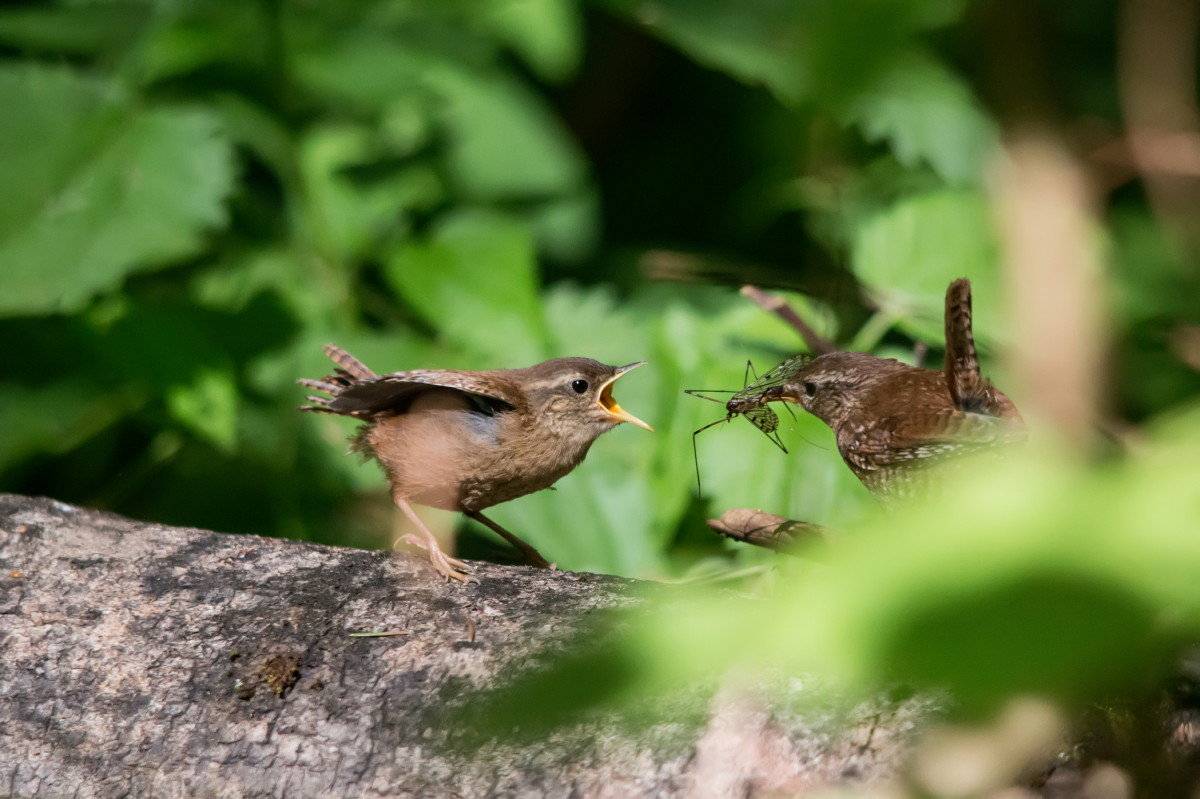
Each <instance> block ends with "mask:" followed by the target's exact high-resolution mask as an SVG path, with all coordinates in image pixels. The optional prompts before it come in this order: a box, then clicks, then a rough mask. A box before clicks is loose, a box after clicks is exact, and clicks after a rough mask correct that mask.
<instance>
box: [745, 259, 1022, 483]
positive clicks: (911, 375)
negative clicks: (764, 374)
mask: <svg viewBox="0 0 1200 799" xmlns="http://www.w3.org/2000/svg"><path fill="white" fill-rule="evenodd" d="M945 328H946V363H945V368H944V369H921V368H918V367H915V366H909V365H908V364H904V363H901V362H899V361H895V360H892V359H889V358H879V357H876V356H874V355H868V354H867V353H864V352H829V353H826V354H824V355H819V356H817V357H816V358H813V359H812V360H811V361H808V362H807V363H806V364H804V365H803V366H800V367H799V368H796V369H794V370H793V372H792V374H791V376H790V377H789V378H788V379H787V380H786V381H785V382H783V383H782V384H781V385H779V386H777V387H775V388H771V389H768V390H766V391H764V392H763V394H762V396H761V400H762V401H764V402H770V401H776V400H781V401H784V402H791V403H795V404H796V405H799V406H800V407H802V408H804V409H805V410H806V411H808V412H809V413H812V414H813V415H814V416H816V417H818V418H819V419H821V421H823V422H825V423H826V424H827V425H829V427H830V428H831V429H832V430H833V432H834V434H835V435H836V437H837V445H838V451H839V452H840V453H841V455H842V459H843V460H844V461H845V462H846V465H847V466H849V467H850V469H851V470H852V471H853V472H854V474H855V475H856V476H857V477H858V479H859V480H861V481H862V482H863V484H864V485H865V486H866V487H867V488H869V489H870V490H871V492H872V493H873V494H875V495H876V496H877V497H878V498H880V499H881V500H883V501H884V502H890V501H892V500H895V499H899V498H902V497H906V496H910V495H913V494H917V493H921V492H923V491H924V490H926V489H927V488H928V487H929V486H930V481H929V480H928V479H927V477H926V474H925V473H926V470H927V468H928V467H930V466H933V465H936V464H940V463H942V462H944V461H946V460H949V459H953V458H958V457H961V456H964V455H968V454H972V453H977V452H982V451H987V450H991V449H997V448H999V447H1001V446H1003V445H1006V444H1011V443H1015V442H1019V441H1022V440H1024V438H1025V435H1026V430H1025V423H1024V421H1023V420H1022V419H1021V414H1020V413H1018V412H1017V408H1016V406H1015V405H1013V402H1012V400H1010V399H1009V398H1008V397H1007V396H1005V395H1004V394H1003V393H1002V392H1001V391H1000V390H999V389H997V388H996V387H995V386H993V385H992V384H991V382H990V381H988V380H987V379H985V378H984V377H983V376H982V374H981V373H980V371H979V357H978V354H977V352H976V349H975V339H974V336H973V335H972V329H971V328H972V322H971V284H970V281H968V280H956V281H954V282H953V283H951V284H950V287H949V288H948V289H947V290H946V318H945Z"/></svg>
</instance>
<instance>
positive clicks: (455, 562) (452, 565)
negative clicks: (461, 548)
mask: <svg viewBox="0 0 1200 799" xmlns="http://www.w3.org/2000/svg"><path fill="white" fill-rule="evenodd" d="M401 540H402V541H404V543H406V544H411V545H413V546H415V547H420V548H421V549H423V550H425V553H426V554H427V555H428V556H429V563H430V564H431V565H432V566H433V568H434V569H435V570H436V571H437V573H438V574H440V575H442V576H443V577H445V578H446V579H447V580H455V581H457V582H460V583H477V582H479V578H478V577H476V576H475V574H474V571H475V570H474V569H473V568H472V567H471V566H470V565H469V564H467V563H466V562H465V561H461V560H459V559H458V558H453V557H451V556H449V555H447V554H446V553H445V552H443V551H442V550H441V549H439V548H438V547H437V546H430V545H429V543H428V542H427V541H426V540H425V539H424V538H422V537H421V536H419V535H415V534H413V533H409V534H408V535H405V536H404V537H403V538H402V539H401Z"/></svg>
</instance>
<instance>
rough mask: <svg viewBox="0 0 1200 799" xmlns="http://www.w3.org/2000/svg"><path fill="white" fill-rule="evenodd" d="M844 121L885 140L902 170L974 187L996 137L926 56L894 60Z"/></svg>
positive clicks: (953, 79)
mask: <svg viewBox="0 0 1200 799" xmlns="http://www.w3.org/2000/svg"><path fill="white" fill-rule="evenodd" d="M844 118H846V119H847V120H848V121H850V122H852V123H853V124H856V125H858V126H859V127H860V128H861V129H862V131H863V135H864V136H866V138H867V139H868V140H871V141H887V142H888V143H889V144H890V145H891V149H892V152H893V153H895V155H896V158H897V160H899V161H900V163H902V164H904V165H906V166H910V167H912V166H917V165H919V164H922V163H926V164H929V165H930V166H932V167H933V169H934V170H935V171H936V172H937V173H938V175H939V176H940V177H941V178H942V179H943V180H945V181H946V182H947V183H950V184H964V183H978V182H979V181H980V180H981V179H982V177H983V169H984V167H985V166H986V159H987V158H988V157H989V156H990V155H991V154H992V151H993V150H994V149H995V148H996V147H997V146H998V145H999V134H998V131H997V130H996V126H995V123H993V122H992V121H991V119H989V118H988V117H987V116H986V115H985V114H984V113H983V110H982V109H981V108H980V106H979V103H978V102H977V101H976V100H975V98H974V97H973V96H972V94H971V91H970V89H968V88H967V85H966V84H965V83H964V82H963V81H962V80H961V79H960V78H959V77H958V76H957V75H955V74H954V73H952V72H950V71H949V70H948V69H946V67H944V66H943V65H942V64H940V63H938V62H937V61H935V60H934V59H933V58H931V57H930V56H929V55H927V54H924V53H920V52H918V51H913V52H912V53H909V54H907V55H905V56H903V57H900V58H897V59H896V60H895V62H894V63H893V64H891V65H890V67H889V68H888V69H887V70H886V71H885V72H884V73H883V74H882V75H880V76H879V79H878V81H877V82H876V83H875V85H874V86H872V87H870V88H868V89H867V90H865V91H864V92H863V93H862V94H860V95H858V96H857V97H855V98H854V99H853V101H851V102H850V104H849V107H848V108H847V109H846V112H845V115H844Z"/></svg>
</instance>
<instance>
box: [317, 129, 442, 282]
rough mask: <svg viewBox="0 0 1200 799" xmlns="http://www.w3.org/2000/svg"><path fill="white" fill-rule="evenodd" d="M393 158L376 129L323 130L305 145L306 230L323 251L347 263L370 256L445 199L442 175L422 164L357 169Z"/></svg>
mask: <svg viewBox="0 0 1200 799" xmlns="http://www.w3.org/2000/svg"><path fill="white" fill-rule="evenodd" d="M387 156H388V153H387V152H386V150H384V149H382V148H381V141H380V140H379V139H378V138H377V137H376V135H375V133H374V131H373V130H371V129H370V128H369V127H367V126H364V125H337V126H322V127H318V128H316V129H314V130H312V131H311V132H310V133H309V134H308V135H307V136H306V137H305V139H304V140H303V141H302V142H301V143H300V145H299V161H300V170H301V174H302V176H303V177H304V180H305V189H306V192H305V200H306V201H307V202H306V205H305V210H306V211H307V214H306V216H305V223H304V228H305V232H306V233H307V234H308V235H311V236H312V237H313V238H314V239H315V240H316V242H317V244H318V246H319V249H320V250H321V251H322V252H324V253H326V254H329V255H332V256H335V257H336V258H338V259H343V260H349V259H353V258H359V257H364V256H367V255H369V254H370V253H372V252H373V251H374V250H375V249H376V248H377V247H378V246H380V245H381V244H383V243H384V242H386V241H388V240H392V239H397V238H401V237H402V236H403V234H404V233H405V232H407V225H408V214H409V212H411V211H412V210H414V209H418V208H424V207H428V206H431V205H433V204H434V203H435V202H436V201H437V200H438V199H440V197H441V193H442V187H441V184H440V182H439V180H438V178H437V176H436V175H435V174H434V173H433V172H432V171H431V170H429V169H427V168H425V167H424V166H421V165H406V166H397V167H386V168H384V169H383V170H382V171H381V172H380V173H378V174H371V175H369V176H367V175H364V176H362V177H355V176H354V174H353V172H354V170H355V169H356V168H363V169H366V168H368V167H370V166H372V165H373V164H377V163H378V162H380V161H383V160H385V159H386V158H387Z"/></svg>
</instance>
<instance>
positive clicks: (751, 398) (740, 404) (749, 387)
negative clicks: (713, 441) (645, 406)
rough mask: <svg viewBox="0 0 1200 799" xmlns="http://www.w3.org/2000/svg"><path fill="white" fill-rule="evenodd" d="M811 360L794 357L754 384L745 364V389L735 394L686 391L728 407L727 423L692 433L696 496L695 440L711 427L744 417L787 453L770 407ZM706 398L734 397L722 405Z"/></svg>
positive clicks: (749, 365) (698, 481) (777, 423)
mask: <svg viewBox="0 0 1200 799" xmlns="http://www.w3.org/2000/svg"><path fill="white" fill-rule="evenodd" d="M810 360H812V359H811V357H810V356H808V355H793V356H792V357H790V358H788V359H787V360H785V361H784V362H783V363H781V364H779V365H778V366H776V367H775V368H774V369H772V370H770V371H769V372H764V373H763V375H762V376H761V377H758V376H755V377H754V380H753V381H751V380H750V376H751V375H752V374H753V367H752V366H751V364H750V361H746V374H745V376H744V377H743V378H742V383H743V386H742V388H740V389H738V390H736V391H731V390H727V389H711V390H700V389H686V390H685V391H684V393H685V394H691V395H692V396H693V397H699V398H700V399H705V400H708V401H709V402H720V403H721V404H722V405H724V406H725V418H724V419H717V420H716V421H715V422H709V423H708V424H706V425H704V426H703V427H701V428H698V429H696V430H693V431H692V459H693V460H694V461H695V463H696V490H697V492H699V491H700V455H699V453H698V452H697V449H696V436H698V435H700V434H701V433H703V432H704V431H705V430H707V429H708V428H710V427H715V426H716V425H719V424H721V423H722V422H728V421H730V420H732V419H733V418H734V417H736V416H744V417H745V418H746V419H747V421H749V422H750V424H752V425H754V426H755V427H757V428H758V429H759V430H761V431H762V433H763V435H765V436H766V437H767V438H768V439H770V441H771V443H772V444H774V445H775V446H777V447H779V449H781V450H782V451H783V452H784V453H786V452H787V447H785V446H784V444H783V441H782V440H781V439H780V438H779V416H778V415H777V414H776V413H775V411H773V410H771V408H770V407H768V405H767V403H769V402H772V401H773V400H777V399H779V394H780V392H779V389H780V388H782V387H783V385H784V384H785V383H787V381H788V380H790V379H791V378H792V377H794V376H795V375H796V374H797V373H799V371H800V370H801V369H802V368H804V365H805V364H807V363H808V362H809V361H810ZM706 394H732V395H733V396H731V397H730V398H729V399H728V400H725V401H724V402H721V400H719V399H717V398H716V397H708V396H705V395H706ZM785 407H787V406H785ZM791 412H792V409H791V408H788V413H791Z"/></svg>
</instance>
